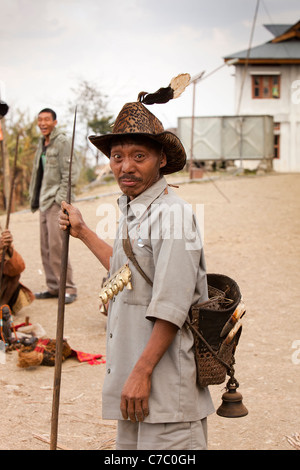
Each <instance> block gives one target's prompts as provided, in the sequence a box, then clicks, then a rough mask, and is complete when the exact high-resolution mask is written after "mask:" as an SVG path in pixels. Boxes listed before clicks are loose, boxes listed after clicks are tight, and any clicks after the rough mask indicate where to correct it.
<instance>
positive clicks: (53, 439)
mask: <svg viewBox="0 0 300 470" xmlns="http://www.w3.org/2000/svg"><path fill="white" fill-rule="evenodd" d="M76 114H77V108H76V109H75V115H74V125H73V135H72V146H71V157H70V165H69V182H68V194H67V202H68V203H69V204H70V203H71V188H72V160H73V151H74V139H75V127H76ZM69 239H70V228H69V227H68V228H67V229H66V230H64V231H63V243H62V260H61V274H60V286H59V295H58V309H57V330H56V349H55V371H54V385H53V401H52V417H51V436H50V450H56V449H57V433H58V414H59V398H60V386H61V367H62V351H63V335H64V315H65V293H66V279H67V268H68V255H69Z"/></svg>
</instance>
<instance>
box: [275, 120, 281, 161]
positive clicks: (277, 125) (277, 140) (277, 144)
mask: <svg viewBox="0 0 300 470" xmlns="http://www.w3.org/2000/svg"><path fill="white" fill-rule="evenodd" d="M274 158H280V123H279V122H274Z"/></svg>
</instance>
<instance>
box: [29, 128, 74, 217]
mask: <svg viewBox="0 0 300 470" xmlns="http://www.w3.org/2000/svg"><path fill="white" fill-rule="evenodd" d="M42 150H43V139H42V138H41V139H40V141H39V145H38V148H37V151H36V154H35V159H34V163H33V169H32V176H31V182H30V187H29V197H30V206H31V210H32V211H33V212H34V211H36V210H37V209H38V208H39V209H40V210H41V211H45V210H47V209H48V208H49V207H50V206H51V205H52V204H53V202H56V203H57V204H59V205H60V204H61V202H62V201H63V200H66V198H67V188H68V180H69V165H70V156H71V144H70V140H69V139H68V138H67V136H66V135H65V134H64V133H63V132H61V131H59V130H58V129H57V128H55V129H54V130H53V131H52V132H51V136H50V143H49V145H48V146H47V149H46V162H45V168H44V170H43V171H42V168H41V161H40V160H41V155H42ZM79 169H80V165H79V161H78V158H77V156H76V154H74V155H73V162H72V200H74V187H75V184H76V181H77V179H78V176H79Z"/></svg>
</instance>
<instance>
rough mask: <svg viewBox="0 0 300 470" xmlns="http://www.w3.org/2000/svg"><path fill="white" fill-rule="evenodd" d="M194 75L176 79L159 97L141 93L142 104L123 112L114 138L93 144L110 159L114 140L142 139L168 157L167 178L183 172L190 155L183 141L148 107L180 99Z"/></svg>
mask: <svg viewBox="0 0 300 470" xmlns="http://www.w3.org/2000/svg"><path fill="white" fill-rule="evenodd" d="M190 78H191V77H190V75H189V74H187V73H185V74H180V75H177V77H174V78H172V80H171V82H170V84H169V85H168V86H167V87H165V88H160V89H159V90H157V91H156V92H155V93H148V92H144V91H142V92H140V93H139V95H138V101H137V102H133V103H127V104H125V105H124V106H123V108H122V109H121V111H120V113H119V115H118V117H117V119H116V121H115V123H114V127H113V130H112V133H111V134H105V135H100V136H96V135H94V136H90V137H89V140H90V141H91V142H92V144H94V145H95V146H96V147H97V148H98V149H99V150H101V152H102V153H104V155H106V156H107V157H110V149H111V144H112V142H113V140H114V139H115V138H116V137H120V135H129V136H130V135H134V134H135V135H142V136H145V137H148V138H150V139H153V140H155V141H156V142H159V143H160V144H161V145H162V146H163V149H164V152H165V153H166V156H167V164H166V166H165V167H163V168H162V173H163V174H170V173H175V172H176V171H180V170H182V169H183V167H184V165H185V163H186V153H185V150H184V147H183V145H182V143H181V141H180V139H179V138H178V137H177V136H176V135H175V134H174V133H173V132H170V131H165V130H164V127H163V125H162V123H161V122H160V120H159V119H158V118H157V117H156V116H154V114H152V113H151V112H150V111H149V110H148V109H147V108H146V106H144V105H151V104H157V103H167V102H168V101H170V100H171V99H175V98H178V97H179V96H180V95H181V94H182V93H183V91H184V90H185V89H186V87H187V86H188V85H189V83H190Z"/></svg>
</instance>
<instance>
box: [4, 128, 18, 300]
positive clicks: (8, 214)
mask: <svg viewBox="0 0 300 470" xmlns="http://www.w3.org/2000/svg"><path fill="white" fill-rule="evenodd" d="M18 150H19V134H17V141H16V150H15V158H14V166H13V172H12V178H11V184H10V194H9V201H8V206H7V212H6V224H5V229H6V230H7V229H8V227H9V221H10V213H11V206H12V200H13V195H14V188H15V179H16V172H17V159H18ZM5 253H6V249H5V247H3V250H2V258H1V266H0V293H1V287H2V277H3V268H4V261H5Z"/></svg>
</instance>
